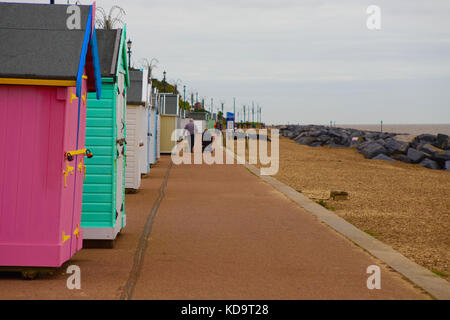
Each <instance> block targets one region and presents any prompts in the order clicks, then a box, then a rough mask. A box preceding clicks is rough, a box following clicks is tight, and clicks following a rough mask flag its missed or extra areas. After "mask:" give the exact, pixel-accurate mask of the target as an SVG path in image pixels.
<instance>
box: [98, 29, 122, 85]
mask: <svg viewBox="0 0 450 320" xmlns="http://www.w3.org/2000/svg"><path fill="white" fill-rule="evenodd" d="M96 32H97V43H98V54H99V59H100V66H101V75H102V77H113V78H117V77H118V76H119V72H122V73H124V74H125V88H128V87H129V84H130V79H129V70H128V59H127V51H126V42H125V40H126V27H125V28H124V29H114V30H105V29H98V30H96Z"/></svg>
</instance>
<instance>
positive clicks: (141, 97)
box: [127, 69, 148, 105]
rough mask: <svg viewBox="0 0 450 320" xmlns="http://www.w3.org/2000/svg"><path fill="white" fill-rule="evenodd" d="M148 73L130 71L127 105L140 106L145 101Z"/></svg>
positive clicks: (145, 71)
mask: <svg viewBox="0 0 450 320" xmlns="http://www.w3.org/2000/svg"><path fill="white" fill-rule="evenodd" d="M147 85H148V71H147V70H138V69H131V70H130V88H129V89H128V94H127V104H132V105H142V104H145V103H146V100H147V90H148V88H147Z"/></svg>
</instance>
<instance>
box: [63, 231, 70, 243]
mask: <svg viewBox="0 0 450 320" xmlns="http://www.w3.org/2000/svg"><path fill="white" fill-rule="evenodd" d="M69 239H70V234H69V235H66V233H65V232H63V234H62V242H63V243H64V242H67V240H69Z"/></svg>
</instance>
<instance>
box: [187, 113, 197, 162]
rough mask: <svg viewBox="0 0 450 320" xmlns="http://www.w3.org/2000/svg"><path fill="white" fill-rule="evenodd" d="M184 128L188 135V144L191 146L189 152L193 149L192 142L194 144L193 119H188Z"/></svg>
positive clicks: (194, 128) (194, 130)
mask: <svg viewBox="0 0 450 320" xmlns="http://www.w3.org/2000/svg"><path fill="white" fill-rule="evenodd" d="M184 130H186V131H187V132H188V133H189V135H190V141H189V145H190V147H191V153H192V152H193V151H194V144H195V134H196V127H195V123H194V119H192V118H191V119H189V122H188V123H187V124H186V125H185V126H184Z"/></svg>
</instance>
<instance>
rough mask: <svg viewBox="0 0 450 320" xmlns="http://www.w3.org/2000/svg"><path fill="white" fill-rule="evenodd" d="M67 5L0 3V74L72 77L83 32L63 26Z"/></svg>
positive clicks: (85, 13)
mask: <svg viewBox="0 0 450 320" xmlns="http://www.w3.org/2000/svg"><path fill="white" fill-rule="evenodd" d="M67 7H68V6H67V5H47V4H23V3H0V43H1V46H0V77H11V78H40V79H76V76H77V71H78V70H77V69H78V64H79V60H80V56H81V48H82V45H83V37H84V33H85V31H84V30H68V29H67V26H66V20H67V18H68V17H69V15H68V14H67V13H66V12H67ZM80 9H81V26H82V29H83V28H85V26H86V23H87V19H88V16H89V10H90V7H89V6H80Z"/></svg>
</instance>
